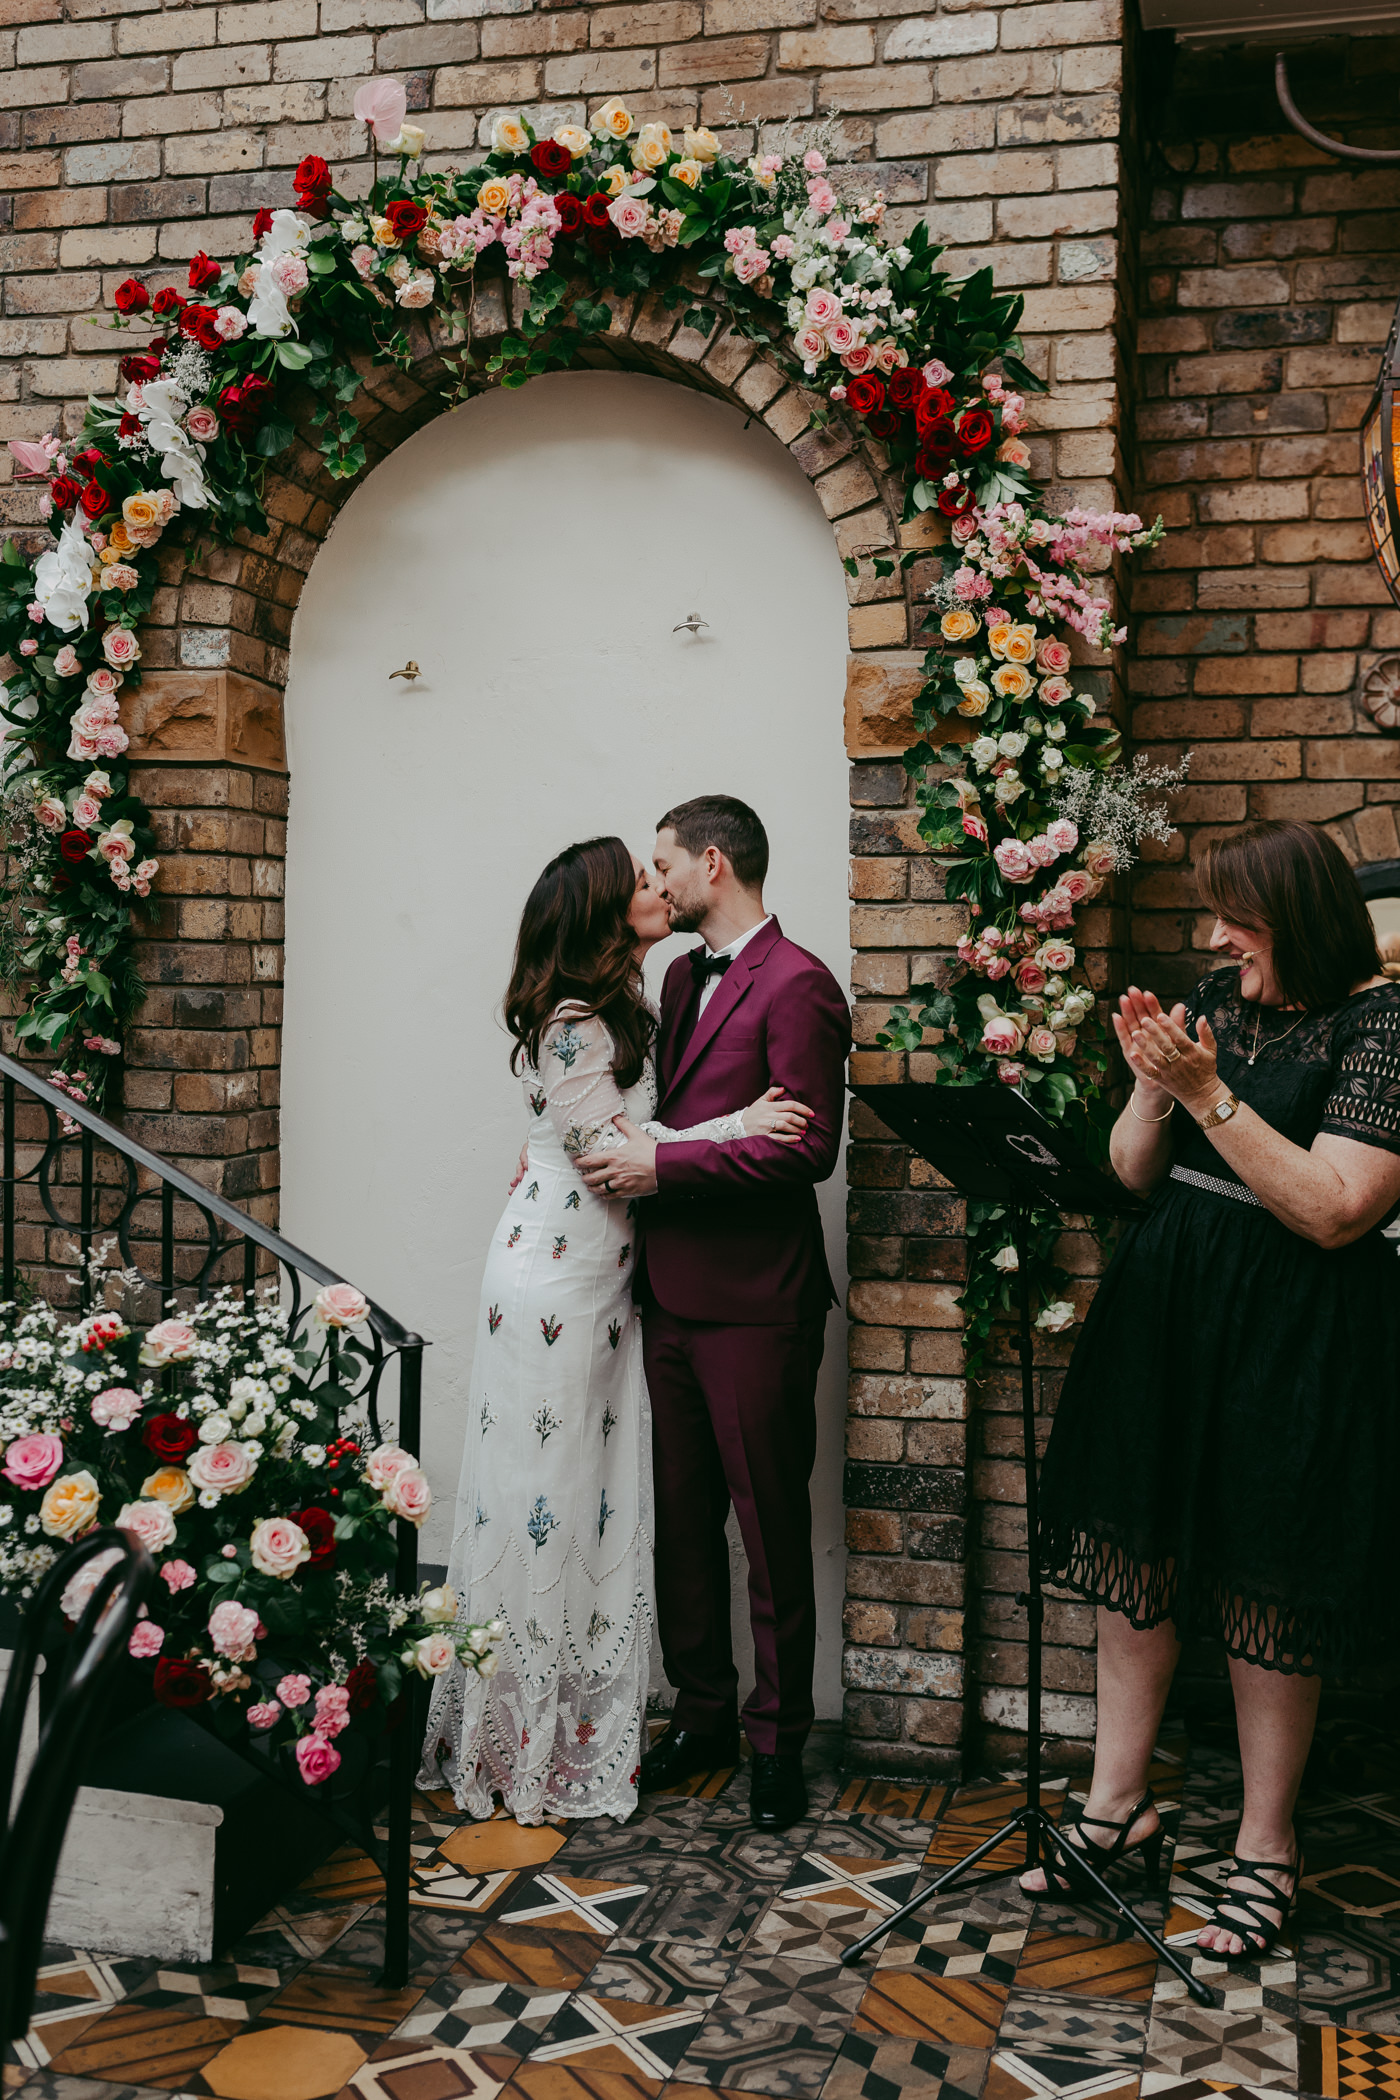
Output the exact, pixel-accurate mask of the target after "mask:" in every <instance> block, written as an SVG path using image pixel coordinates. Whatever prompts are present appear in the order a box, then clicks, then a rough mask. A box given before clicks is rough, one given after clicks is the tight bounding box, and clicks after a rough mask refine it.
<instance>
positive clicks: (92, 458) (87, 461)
mask: <svg viewBox="0 0 1400 2100" xmlns="http://www.w3.org/2000/svg"><path fill="white" fill-rule="evenodd" d="M106 464H107V462H106V459H105V458H104V457H103V455H102V453H100V452H99V451H98V449H97V447H96V445H89V446H88V448H87V450H86V451H85V452H75V453H74V454H73V465H74V466H75V467H76V468H77V469H78V471H79V473H80V474H81V475H82V477H83V479H84V480H85V481H91V479H92V477H93V475H94V474H95V473H96V472H97V470H98V468H99V467H105V466H106Z"/></svg>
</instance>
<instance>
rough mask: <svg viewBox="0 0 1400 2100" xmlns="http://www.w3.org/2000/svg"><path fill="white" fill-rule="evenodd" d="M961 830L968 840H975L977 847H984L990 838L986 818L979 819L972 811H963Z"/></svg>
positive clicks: (974, 811)
mask: <svg viewBox="0 0 1400 2100" xmlns="http://www.w3.org/2000/svg"><path fill="white" fill-rule="evenodd" d="M962 828H963V831H964V833H965V834H966V836H967V837H968V838H970V839H976V841H977V843H978V845H979V846H985V845H986V843H987V841H988V840H989V838H990V837H991V833H990V832H989V831H988V829H987V820H986V818H985V817H979V816H978V814H977V812H976V810H974V809H966V810H964V811H963V820H962Z"/></svg>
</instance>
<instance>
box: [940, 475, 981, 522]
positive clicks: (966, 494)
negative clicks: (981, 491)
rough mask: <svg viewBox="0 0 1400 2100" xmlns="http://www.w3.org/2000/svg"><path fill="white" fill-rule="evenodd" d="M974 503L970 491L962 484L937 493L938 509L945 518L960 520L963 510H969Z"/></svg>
mask: <svg viewBox="0 0 1400 2100" xmlns="http://www.w3.org/2000/svg"><path fill="white" fill-rule="evenodd" d="M974 501H975V498H974V496H973V493H972V491H971V489H970V488H968V487H966V485H965V484H964V483H962V482H959V483H958V486H957V487H956V488H955V489H940V490H939V492H938V508H939V509H940V510H941V511H942V513H943V515H944V517H945V518H960V517H961V516H962V514H963V512H964V511H965V510H971V508H972V505H973V502H974Z"/></svg>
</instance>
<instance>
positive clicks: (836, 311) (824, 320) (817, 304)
mask: <svg viewBox="0 0 1400 2100" xmlns="http://www.w3.org/2000/svg"><path fill="white" fill-rule="evenodd" d="M841 317H842V308H841V301H840V300H839V299H838V298H837V296H836V294H835V292H828V291H825V290H823V289H822V287H821V286H820V285H818V286H816V287H814V289H813V290H812V291H810V292H808V294H807V319H808V320H809V322H810V323H811V325H812V326H813V328H829V327H830V326H831V324H832V322H833V321H839V320H840V319H841Z"/></svg>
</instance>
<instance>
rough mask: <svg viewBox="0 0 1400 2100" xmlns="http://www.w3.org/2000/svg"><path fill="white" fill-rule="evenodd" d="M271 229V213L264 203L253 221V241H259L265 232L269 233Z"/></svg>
mask: <svg viewBox="0 0 1400 2100" xmlns="http://www.w3.org/2000/svg"><path fill="white" fill-rule="evenodd" d="M271 231H272V213H271V212H270V211H269V210H268V209H267V207H266V205H264V206H263V209H262V210H261V211H260V212H259V213H258V215H257V217H256V218H255V219H254V221H253V239H254V240H255V241H260V240H261V239H262V237H263V235H264V234H265V233H271Z"/></svg>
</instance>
